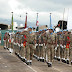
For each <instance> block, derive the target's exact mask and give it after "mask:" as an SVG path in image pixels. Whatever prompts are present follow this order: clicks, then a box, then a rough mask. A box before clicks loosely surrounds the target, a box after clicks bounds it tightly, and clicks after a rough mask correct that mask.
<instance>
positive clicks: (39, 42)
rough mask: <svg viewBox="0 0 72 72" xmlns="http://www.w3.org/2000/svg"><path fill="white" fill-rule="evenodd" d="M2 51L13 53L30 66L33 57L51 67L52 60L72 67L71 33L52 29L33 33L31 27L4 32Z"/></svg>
mask: <svg viewBox="0 0 72 72" xmlns="http://www.w3.org/2000/svg"><path fill="white" fill-rule="evenodd" d="M4 49H8V50H9V51H10V53H12V52H13V53H15V54H16V55H17V56H18V57H19V58H20V59H21V60H22V61H23V62H25V63H26V64H27V65H32V60H33V57H34V58H35V59H37V61H40V62H46V63H47V66H48V67H52V64H53V60H54V59H55V60H57V61H62V62H63V63H66V64H71V65H72V31H71V30H66V29H65V30H59V31H57V32H56V31H54V29H53V28H52V27H50V28H48V29H43V30H39V31H33V30H32V27H28V28H25V29H24V30H23V31H18V32H16V33H14V32H11V33H10V32H6V33H5V35H4Z"/></svg>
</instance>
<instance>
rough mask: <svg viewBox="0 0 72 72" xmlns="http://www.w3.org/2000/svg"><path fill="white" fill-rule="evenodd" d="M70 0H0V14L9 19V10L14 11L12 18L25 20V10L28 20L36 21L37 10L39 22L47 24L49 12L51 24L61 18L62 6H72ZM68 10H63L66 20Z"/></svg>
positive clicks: (54, 23)
mask: <svg viewBox="0 0 72 72" xmlns="http://www.w3.org/2000/svg"><path fill="white" fill-rule="evenodd" d="M71 3H72V1H71V0H66V1H63V0H60V1H59V0H6V1H5V0H1V1H0V16H1V18H6V19H11V12H12V11H13V12H14V19H17V20H21V21H24V22H25V17H26V12H28V21H29V22H30V23H34V24H35V23H36V16H37V14H36V13H37V12H38V13H39V19H38V20H39V24H40V25H44V24H46V25H49V24H50V23H49V22H50V19H49V15H50V12H51V13H52V24H53V25H56V24H57V22H58V20H60V19H61V20H62V19H63V11H64V8H65V7H66V8H67V7H69V6H72V5H71ZM67 14H68V10H67V9H66V10H65V14H64V19H65V20H67ZM20 15H21V17H20Z"/></svg>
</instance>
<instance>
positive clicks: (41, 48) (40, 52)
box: [39, 34, 44, 62]
mask: <svg viewBox="0 0 72 72" xmlns="http://www.w3.org/2000/svg"><path fill="white" fill-rule="evenodd" d="M39 60H40V61H42V62H44V47H43V37H42V36H41V34H40V36H39Z"/></svg>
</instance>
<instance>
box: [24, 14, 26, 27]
mask: <svg viewBox="0 0 72 72" xmlns="http://www.w3.org/2000/svg"><path fill="white" fill-rule="evenodd" d="M24 28H27V15H26V20H25V27H24Z"/></svg>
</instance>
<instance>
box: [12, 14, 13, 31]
mask: <svg viewBox="0 0 72 72" xmlns="http://www.w3.org/2000/svg"><path fill="white" fill-rule="evenodd" d="M12 31H13V14H12Z"/></svg>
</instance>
